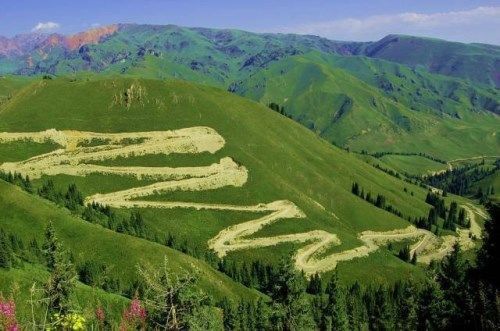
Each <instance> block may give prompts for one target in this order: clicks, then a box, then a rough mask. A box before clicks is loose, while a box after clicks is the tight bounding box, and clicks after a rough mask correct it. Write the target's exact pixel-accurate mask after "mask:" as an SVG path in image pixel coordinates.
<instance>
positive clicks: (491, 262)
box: [477, 203, 500, 289]
mask: <svg viewBox="0 0 500 331" xmlns="http://www.w3.org/2000/svg"><path fill="white" fill-rule="evenodd" d="M487 210H488V213H489V214H490V216H491V219H489V220H487V221H486V222H485V223H484V239H483V245H482V246H481V249H480V250H479V252H478V257H477V264H478V270H479V272H480V274H481V276H482V278H484V279H486V280H487V281H488V282H489V283H491V284H492V285H493V286H495V288H496V289H500V272H499V271H498V270H499V268H498V266H500V245H499V243H500V205H499V204H498V203H490V204H488V206H487Z"/></svg>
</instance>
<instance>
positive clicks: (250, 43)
mask: <svg viewBox="0 0 500 331" xmlns="http://www.w3.org/2000/svg"><path fill="white" fill-rule="evenodd" d="M107 42H108V43H107ZM106 44H107V45H106ZM189 46H191V47H194V46H196V47H201V49H205V50H210V51H209V52H208V53H206V54H204V55H205V56H212V60H214V59H216V58H217V57H226V58H227V59H226V62H227V60H230V59H235V58H242V59H240V60H238V61H239V63H240V68H239V69H242V68H244V67H245V66H244V64H247V65H254V66H255V65H262V64H265V63H266V61H275V60H277V59H280V58H283V57H286V56H289V55H296V54H298V53H304V52H308V51H320V52H323V53H328V54H339V55H343V56H367V57H373V58H381V59H386V60H390V61H393V62H397V63H400V64H404V65H408V66H410V67H418V66H422V67H425V68H426V69H427V70H429V71H430V72H434V73H440V74H444V75H448V76H454V77H460V78H465V79H469V80H471V81H473V82H478V83H481V84H485V85H489V86H496V87H499V86H500V74H499V72H500V60H499V58H500V47H499V46H497V45H488V44H478V43H470V44H466V43H458V42H450V41H446V40H441V39H435V38H427V37H415V36H406V35H398V34H390V35H387V36H385V37H384V38H382V39H380V40H378V41H372V42H357V41H336V40H331V39H328V38H324V37H319V36H314V35H299V34H284V33H253V32H247V31H243V30H235V29H211V28H201V27H181V26H177V25H147V24H131V23H126V24H122V23H118V24H111V25H106V26H102V27H97V28H93V29H89V30H86V31H83V32H79V33H76V34H72V35H62V34H57V33H52V34H36V33H35V34H25V35H17V36H14V37H12V38H6V37H0V74H1V73H3V74H6V73H14V74H15V73H17V74H30V75H31V74H47V73H49V74H65V73H71V72H75V71H78V70H92V71H96V72H101V71H103V70H106V69H108V68H109V67H110V66H111V65H112V64H113V63H114V62H113V61H112V60H113V59H110V58H109V57H110V56H111V54H110V53H113V52H112V47H115V54H114V55H115V57H116V56H117V55H119V53H123V54H122V57H120V56H118V61H121V60H122V59H123V58H124V56H125V59H130V60H132V61H136V62H137V61H139V62H140V61H141V57H143V56H144V55H145V54H156V55H158V56H161V55H163V56H165V54H179V53H181V54H179V55H178V56H181V57H185V56H186V55H185V54H184V55H183V54H182V52H180V51H182V50H183V49H185V48H188V49H189ZM415 50H418V51H420V53H418V58H417V57H416V56H415ZM422 50H425V51H424V52H422ZM89 51H91V52H92V51H97V52H100V53H102V54H101V55H102V58H101V57H98V58H97V59H94V58H92V57H89V56H88V52H89ZM37 53H40V54H37ZM126 56H128V58H127V57H126ZM111 57H112V56H111ZM2 58H3V59H2ZM445 59H452V61H451V62H450V63H448V64H447V63H446V61H445ZM82 60H83V61H82ZM92 60H94V61H96V62H97V64H96V63H90V64H89V63H87V64H85V63H86V62H92ZM200 60H202V59H196V58H192V59H191V62H193V63H192V65H191V67H192V68H194V69H193V70H196V68H197V65H199V63H202V62H203V61H200ZM221 62H222V63H221V64H219V65H223V62H224V61H221ZM58 63H64V66H65V67H62V65H61V66H60V67H57V64H58ZM241 65H243V66H241ZM61 67H62V68H61ZM477 69H480V70H477ZM222 71H223V70H222ZM478 72H481V73H482V72H485V73H486V75H484V74H478ZM221 75H224V72H222V73H221Z"/></svg>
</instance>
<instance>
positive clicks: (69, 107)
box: [0, 79, 429, 277]
mask: <svg viewBox="0 0 500 331" xmlns="http://www.w3.org/2000/svg"><path fill="white" fill-rule="evenodd" d="M132 83H135V84H140V85H141V86H143V87H144V88H145V89H146V91H147V101H146V102H145V105H144V106H141V105H140V104H138V103H136V104H134V105H132V107H131V108H130V109H128V110H127V109H125V108H124V107H120V106H111V103H112V100H113V95H114V94H115V93H123V91H124V90H125V89H126V88H128V87H129V86H130V85H131V84H132ZM89 96H92V97H90V98H89ZM156 99H159V100H160V101H161V102H160V104H163V106H161V107H157V106H156V102H155V100H156ZM195 125H206V126H209V127H212V128H214V129H216V130H217V131H218V132H219V133H220V134H221V135H222V136H223V137H224V138H225V139H226V142H227V144H226V146H225V147H224V149H222V150H221V151H219V152H217V153H216V154H215V156H214V157H216V158H220V157H224V156H231V157H233V158H234V159H235V160H237V161H238V162H240V163H242V164H243V165H245V166H246V167H247V168H248V169H249V172H250V177H249V181H248V183H247V184H246V185H245V186H244V187H243V188H241V189H235V188H223V189H220V190H215V191H213V192H192V193H191V194H190V195H189V197H187V196H182V198H183V199H184V198H185V199H188V198H189V199H192V200H197V201H207V200H213V201H216V202H221V203H237V204H245V205H246V204H255V203H260V202H271V201H274V200H278V199H288V200H291V201H293V202H294V203H296V204H297V205H298V206H299V207H300V208H301V209H302V210H303V211H304V212H305V213H306V214H307V216H308V217H307V218H306V219H301V220H284V221H280V222H277V223H275V224H273V225H272V226H269V227H267V228H264V229H263V230H262V231H261V232H260V233H259V235H271V234H285V233H294V232H303V231H307V230H313V229H324V230H326V231H331V232H334V233H337V234H338V235H339V237H340V238H341V240H342V241H343V245H342V247H343V248H351V247H354V246H356V245H358V244H359V241H358V240H357V239H356V234H357V233H358V232H359V231H363V230H367V229H372V230H389V229H394V228H398V227H405V226H407V225H408V224H407V222H406V221H404V220H402V219H400V218H398V217H396V216H394V215H392V214H390V213H387V212H385V211H382V210H380V209H377V208H375V207H373V206H372V205H370V204H368V203H367V202H365V201H363V200H360V199H359V198H357V197H355V196H353V195H352V194H351V193H350V187H351V184H352V182H353V181H357V182H358V183H360V185H361V186H362V187H364V188H365V190H370V191H372V193H374V194H376V193H381V194H384V195H385V196H386V197H387V200H388V202H389V203H391V204H392V205H394V206H395V207H396V208H397V209H399V210H401V211H402V212H403V213H404V214H406V215H413V216H424V215H427V212H428V209H429V206H428V205H427V204H425V203H424V198H425V194H426V192H425V191H424V190H422V189H421V188H418V187H414V186H411V185H409V184H407V183H404V182H402V181H400V180H397V179H395V178H393V177H391V176H388V175H386V174H384V173H383V172H381V171H377V170H376V169H374V168H373V167H371V166H370V165H368V164H366V163H364V162H361V161H360V160H359V159H358V158H357V157H356V156H355V155H351V154H349V153H346V152H344V151H342V150H340V149H337V148H335V147H332V146H331V145H330V144H329V143H327V142H326V141H324V140H322V139H320V138H318V137H317V136H316V135H315V134H314V133H312V132H311V131H309V130H306V129H305V128H303V127H302V126H301V125H298V124H296V123H295V122H293V121H292V120H290V119H287V118H285V117H283V116H280V115H278V114H276V113H274V112H272V111H270V110H269V109H267V108H266V107H264V106H259V105H258V104H256V103H254V102H251V101H248V100H245V99H242V98H240V97H237V96H234V95H231V94H229V93H227V92H223V91H221V90H218V89H214V88H210V87H203V86H199V85H194V84H189V83H185V82H159V81H151V80H130V79H115V80H97V81H90V82H86V81H76V82H69V81H68V80H66V79H57V80H53V81H43V82H37V83H35V84H33V85H32V86H30V87H29V88H27V89H26V90H24V91H23V93H22V96H20V97H17V98H15V99H14V100H12V102H11V103H10V104H9V105H8V106H7V107H4V109H3V110H1V111H0V131H38V130H45V129H48V128H57V129H78V130H89V131H97V132H122V131H130V130H134V131H148V130H166V129H176V128H183V127H189V126H195ZM192 158H193V159H195V160H197V158H198V156H192ZM143 161H144V160H143ZM181 161H182V159H181V160H179V159H177V160H175V159H174V160H173V162H174V164H175V163H176V162H181ZM206 161H207V159H206V156H201V158H200V163H197V164H200V165H201V164H206ZM146 162H147V161H146ZM190 164H191V162H190ZM136 165H141V163H137V164H136ZM58 177H60V176H58ZM56 179H57V182H58V183H59V184H60V185H66V184H68V183H70V182H74V181H76V182H77V184H78V186H79V187H81V188H82V190H83V191H84V192H86V193H87V194H90V193H93V192H96V191H99V190H100V187H107V189H109V190H111V189H116V188H118V187H117V184H116V182H115V179H116V178H112V177H104V176H95V177H92V178H89V177H87V178H80V179H73V178H69V177H67V178H56ZM127 180H128V179H123V182H121V183H120V184H119V185H120V187H123V186H133V185H136V183H135V182H134V181H130V180H128V182H127ZM404 187H409V188H410V189H411V190H412V191H414V192H415V196H414V197H411V196H410V195H409V194H404V193H403V188H404ZM181 195H182V194H181V193H173V194H172V195H169V196H168V197H167V198H169V199H171V198H177V197H181ZM317 203H319V204H321V205H322V206H324V207H325V209H326V211H325V210H323V209H322V208H320V207H319V206H318V204H317ZM330 212H334V213H335V214H336V215H337V216H338V217H339V218H340V220H338V221H337V220H335V219H333V218H332V216H331V214H330ZM208 214H210V213H208V212H207V214H203V219H205V218H207V219H209V221H210V222H211V226H209V227H206V226H205V224H204V223H201V222H197V221H199V220H200V214H196V213H188V212H186V213H182V212H177V211H172V213H171V214H170V215H168V212H166V211H165V212H161V213H157V212H156V211H155V212H151V213H148V214H147V216H148V219H147V221H148V222H150V224H152V223H155V222H161V223H162V224H164V225H162V226H161V228H162V229H164V230H166V231H173V232H174V233H175V231H177V232H179V233H189V231H193V232H194V233H197V232H200V233H201V234H199V235H198V237H197V239H200V240H201V239H205V238H210V237H212V236H213V235H215V234H216V233H217V232H218V231H220V230H221V229H223V228H225V227H226V226H227V224H224V223H223V222H220V221H219V222H218V220H220V219H222V220H224V219H226V220H230V217H229V216H227V215H226V216H224V217H222V218H221V217H220V212H216V211H215V212H213V214H212V215H210V216H207V215H208ZM242 216H243V217H248V216H245V215H242ZM181 220H182V221H181ZM184 220H187V221H184ZM198 224H199V226H198ZM193 227H196V228H194V229H193ZM187 239H190V238H189V237H188V238H187ZM200 244H201V245H203V244H204V242H203V241H202V242H200ZM282 246H283V247H282ZM282 246H278V247H276V248H268V249H263V250H262V251H263V252H265V254H266V255H267V256H270V257H274V258H276V257H278V256H280V255H283V254H286V253H287V252H288V251H289V249H290V247H285V246H286V245H282ZM339 249H340V248H339ZM253 253H254V252H253V251H252V250H249V251H248V252H241V253H235V256H249V255H252V254H253ZM274 258H273V259H274ZM346 264H349V263H346ZM366 264H367V265H369V266H370V268H372V269H373V272H377V273H380V274H383V273H384V272H385V271H387V270H388V269H387V267H388V265H395V266H396V269H397V267H398V266H399V267H400V268H402V269H404V268H406V265H405V264H404V263H403V262H401V261H397V260H396V261H388V262H387V263H381V261H380V259H377V258H374V259H371V258H370V257H369V258H367V259H366ZM391 270H393V269H392V268H391ZM351 272H352V273H351V275H353V276H354V277H357V276H360V274H361V273H362V272H361V271H359V270H358V271H356V272H354V271H351ZM348 276H349V275H346V277H348ZM401 276H402V277H406V274H405V275H404V276H403V275H401Z"/></svg>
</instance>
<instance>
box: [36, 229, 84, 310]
mask: <svg viewBox="0 0 500 331" xmlns="http://www.w3.org/2000/svg"><path fill="white" fill-rule="evenodd" d="M45 233H46V243H45V245H44V246H45V247H46V250H45V254H46V260H47V266H48V267H49V270H50V271H51V274H50V277H49V279H48V281H47V283H46V284H45V287H44V289H45V295H46V297H47V298H48V299H49V311H50V312H53V313H61V314H66V313H67V312H68V311H69V310H70V307H71V305H70V295H71V293H72V292H73V289H74V287H75V279H76V272H75V270H74V267H73V265H72V263H71V262H70V259H69V253H68V252H66V251H65V250H64V249H63V248H62V246H61V244H60V243H59V241H58V239H57V237H56V235H55V231H54V228H53V226H52V223H49V225H48V226H47V229H46V231H45Z"/></svg>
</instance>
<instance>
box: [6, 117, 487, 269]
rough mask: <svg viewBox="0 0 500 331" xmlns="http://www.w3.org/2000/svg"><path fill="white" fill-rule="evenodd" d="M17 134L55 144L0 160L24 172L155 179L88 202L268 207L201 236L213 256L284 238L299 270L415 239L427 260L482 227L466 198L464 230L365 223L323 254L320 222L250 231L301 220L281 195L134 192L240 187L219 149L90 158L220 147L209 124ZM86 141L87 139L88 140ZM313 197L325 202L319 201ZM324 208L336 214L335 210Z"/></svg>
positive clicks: (240, 176)
mask: <svg viewBox="0 0 500 331" xmlns="http://www.w3.org/2000/svg"><path fill="white" fill-rule="evenodd" d="M24 140H26V141H32V142H36V143H43V142H53V143H56V144H59V145H60V146H61V147H62V148H61V149H57V150H55V151H53V152H50V153H46V154H42V155H38V156H35V157H32V158H29V159H27V160H24V161H21V162H7V163H3V164H1V165H0V170H3V171H7V172H8V171H11V172H14V171H16V172H20V173H22V174H23V175H29V176H30V177H31V178H40V177H41V176H44V175H46V176H53V175H58V174H65V175H71V176H87V175H90V174H104V175H111V174H112V175H119V176H128V177H134V178H137V179H150V180H154V181H156V182H155V183H153V184H149V185H144V186H139V187H134V188H131V189H126V190H121V191H117V192H112V193H105V194H95V195H92V196H89V197H87V198H86V199H85V201H86V202H87V203H90V202H97V203H100V204H105V205H109V206H111V207H115V208H166V209H169V208H194V209H198V210H201V209H207V210H227V211H246V212H259V213H262V212H265V213H268V214H267V215H265V216H263V217H259V218H257V219H254V220H250V221H246V222H242V223H239V224H236V225H233V226H230V227H227V228H225V229H223V230H222V231H220V232H219V233H218V234H217V235H216V236H215V237H213V238H212V239H210V240H209V241H208V247H209V248H210V249H213V250H214V251H215V252H216V253H217V254H218V255H219V256H220V257H224V256H226V255H227V254H228V253H230V252H233V251H238V250H243V249H253V248H257V247H270V246H275V245H278V244H281V243H287V242H293V243H302V244H304V246H302V247H301V248H299V249H298V250H297V252H296V254H295V265H296V267H297V268H298V269H300V270H303V271H304V273H305V274H306V275H312V274H314V273H317V272H325V271H329V270H333V269H335V268H336V266H337V264H338V263H339V262H341V261H349V260H352V259H356V258H361V257H365V256H368V255H369V254H370V253H373V252H374V251H376V250H378V249H379V248H380V247H381V246H382V245H385V244H387V243H388V242H391V241H401V240H406V239H418V241H417V242H416V243H415V244H413V245H412V246H411V252H410V254H412V255H413V254H415V253H416V254H417V256H418V260H419V262H422V263H429V262H430V261H431V260H433V259H440V258H442V257H443V256H445V255H446V254H448V253H449V252H450V251H451V249H452V247H453V245H454V243H456V242H459V243H460V245H461V246H462V247H463V248H465V249H467V248H471V247H473V246H474V241H473V237H475V238H480V236H481V228H480V226H479V225H478V223H477V221H476V215H477V216H479V217H483V218H485V217H486V214H485V213H484V212H483V211H482V210H480V209H479V208H477V207H475V206H473V205H470V204H468V205H464V206H462V207H463V208H464V209H465V210H466V211H467V213H468V215H469V219H470V221H471V227H470V230H465V229H460V230H457V236H444V237H440V238H438V237H436V236H435V235H434V234H433V233H431V232H429V231H426V230H422V229H417V228H415V227H414V226H408V227H406V228H403V229H395V230H391V231H385V232H374V231H364V232H361V233H359V234H358V239H359V241H360V245H359V246H357V247H354V248H351V249H347V250H343V251H340V252H334V253H329V254H327V251H328V249H330V248H332V247H334V246H340V245H341V244H342V242H341V240H340V239H339V238H338V236H337V235H336V234H334V233H330V232H327V231H323V230H313V231H309V232H304V233H295V234H285V235H278V236H272V237H252V236H253V235H255V234H256V233H258V232H259V231H260V230H262V229H263V228H264V227H266V226H269V225H271V224H273V223H275V222H277V221H279V220H283V219H294V220H296V221H300V220H301V219H304V218H306V215H305V214H304V213H303V212H302V211H301V210H300V208H299V207H298V206H296V205H295V204H294V203H293V202H291V201H288V200H280V201H274V202H271V203H262V204H258V205H250V206H240V205H230V204H209V203H202V202H182V201H142V200H140V198H144V197H147V196H151V195H154V194H158V193H165V192H172V191H179V190H181V191H204V190H214V189H218V188H222V187H226V186H234V187H241V186H243V185H244V184H245V183H246V182H247V180H248V171H247V169H246V168H245V167H244V166H242V165H238V164H237V163H236V162H234V160H233V159H231V158H230V157H224V158H222V159H221V160H220V161H219V162H218V163H214V164H211V165H208V166H199V167H177V168H171V167H135V166H134V167H125V166H123V167H116V166H102V165H96V164H92V162H96V161H103V160H111V159H115V158H117V157H131V156H139V155H150V154H164V155H168V154H171V153H187V154H195V153H201V152H210V153H215V152H216V151H218V150H220V149H221V148H223V147H224V144H225V140H224V138H223V137H221V136H220V135H219V134H218V133H217V132H216V131H215V130H213V129H211V128H208V127H193V128H186V129H181V130H175V131H164V132H134V133H111V134H109V133H108V134H106V133H94V132H80V131H57V130H47V131H43V132H34V133H0V143H6V142H13V141H24ZM89 144H91V145H94V146H88V145H89ZM316 204H317V205H318V207H319V208H321V209H322V210H325V208H324V207H323V206H321V205H320V204H318V203H316ZM325 211H326V210H325ZM330 214H331V215H332V217H334V218H336V219H338V217H337V216H336V215H335V214H333V213H330Z"/></svg>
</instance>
